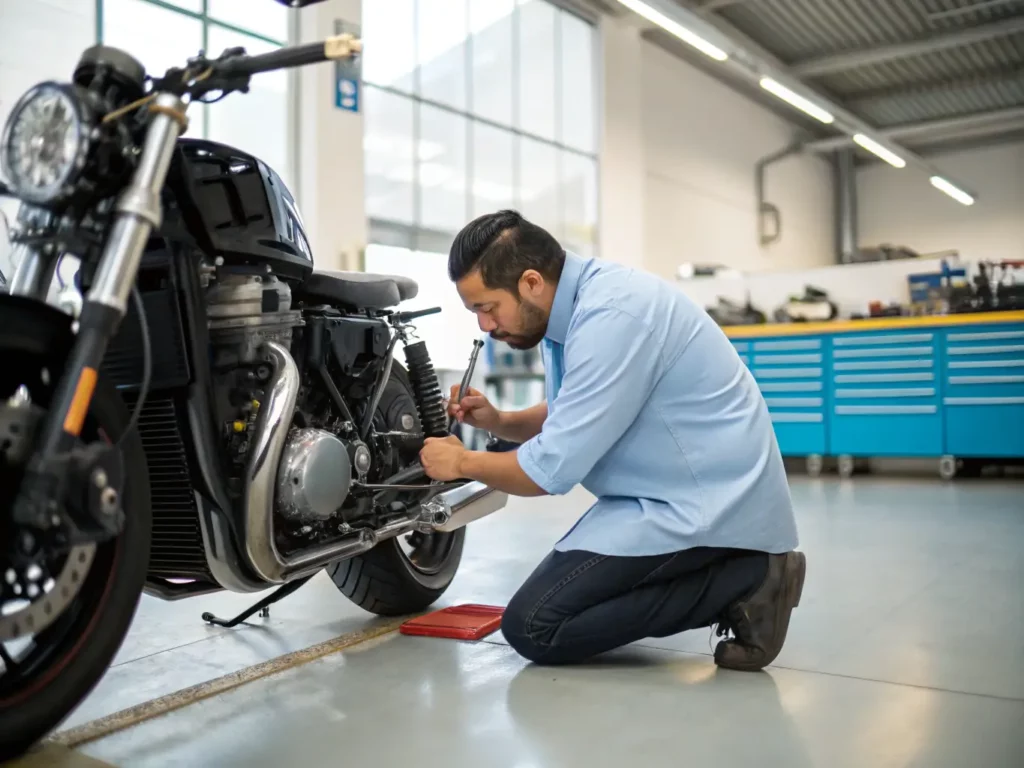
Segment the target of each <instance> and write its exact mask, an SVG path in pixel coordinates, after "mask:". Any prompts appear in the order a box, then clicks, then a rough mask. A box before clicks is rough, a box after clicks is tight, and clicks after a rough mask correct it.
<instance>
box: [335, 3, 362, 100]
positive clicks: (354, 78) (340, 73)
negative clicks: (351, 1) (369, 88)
mask: <svg viewBox="0 0 1024 768" xmlns="http://www.w3.org/2000/svg"><path fill="white" fill-rule="evenodd" d="M334 34H336V35H344V34H350V35H354V36H355V37H359V36H360V27H359V25H358V24H353V23H352V22H349V21H341V20H340V19H338V20H336V21H335V22H334ZM362 77H363V61H362V56H358V57H356V58H355V59H345V60H341V61H336V62H334V106H335V107H337V108H338V109H344V110H347V111H348V112H358V111H359V91H360V90H361V87H360V83H361V81H362Z"/></svg>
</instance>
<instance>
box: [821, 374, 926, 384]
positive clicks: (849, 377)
mask: <svg viewBox="0 0 1024 768" xmlns="http://www.w3.org/2000/svg"><path fill="white" fill-rule="evenodd" d="M934 378H935V374H933V373H845V374H840V375H838V376H836V377H835V379H834V380H835V383H836V384H875V383H879V384H880V383H884V382H893V381H932V380H933V379H934Z"/></svg>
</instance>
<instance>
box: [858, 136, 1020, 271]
mask: <svg viewBox="0 0 1024 768" xmlns="http://www.w3.org/2000/svg"><path fill="white" fill-rule="evenodd" d="M933 161H934V163H935V165H936V166H938V167H939V168H941V169H942V170H943V172H945V173H948V174H949V175H950V176H951V177H952V178H954V179H956V180H957V181H960V182H962V183H963V184H964V185H966V186H968V187H969V188H971V189H972V190H974V191H975V192H976V193H977V195H978V199H977V201H976V202H975V204H974V205H972V206H970V207H968V206H963V205H961V204H960V203H957V202H956V201H954V200H952V199H950V198H949V197H947V196H946V195H944V194H942V193H941V192H939V191H938V190H936V189H934V188H933V187H932V186H931V185H930V184H929V183H928V179H927V177H925V176H924V175H923V174H922V173H921V172H920V171H917V170H912V169H909V168H908V169H904V170H896V169H893V168H890V167H889V166H886V165H882V164H878V165H874V166H871V167H868V168H865V169H863V170H861V171H860V172H859V173H858V175H857V193H858V201H857V204H858V212H859V216H858V219H859V226H860V244H861V245H862V246H870V245H881V244H885V243H888V244H892V245H905V246H908V247H910V248H913V249H914V250H916V251H918V252H919V253H932V252H935V251H941V250H947V249H955V250H958V251H959V252H960V256H961V258H963V259H966V260H970V261H974V260H978V259H1024V143H1019V144H1008V145H1002V146H995V147H988V148H984V149H975V150H971V151H966V152H958V153H955V154H947V155H941V156H937V157H935V158H934V159H933Z"/></svg>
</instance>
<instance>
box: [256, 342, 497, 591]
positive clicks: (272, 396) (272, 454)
mask: <svg viewBox="0 0 1024 768" xmlns="http://www.w3.org/2000/svg"><path fill="white" fill-rule="evenodd" d="M263 349H264V353H265V356H266V359H267V362H269V363H270V364H271V367H272V369H273V373H272V374H271V378H270V381H269V382H268V385H267V390H266V394H265V396H264V400H263V403H262V404H261V406H260V409H259V415H258V416H257V419H256V428H255V435H254V437H253V445H252V448H251V453H250V455H249V463H248V465H247V469H246V483H245V497H244V505H245V507H244V508H245V551H246V554H247V555H248V558H249V561H250V565H251V566H252V568H253V570H254V571H255V573H256V574H257V575H258V576H259V577H260V578H262V579H265V580H266V581H268V582H270V583H273V584H280V583H283V582H286V581H291V580H293V579H296V578H300V577H302V576H306V575H308V574H310V573H313V572H315V571H317V570H319V569H320V568H323V567H325V566H327V565H329V564H330V563H332V562H335V561H337V560H343V559H346V558H349V557H355V556H356V555H359V554H361V553H363V552H366V551H367V550H369V549H372V548H373V547H374V546H376V545H377V544H379V543H380V542H381V541H385V540H387V539H390V538H394V537H395V536H400V535H402V534H404V533H411V532H412V531H414V530H417V528H419V527H420V526H422V525H423V519H422V516H423V514H424V512H425V511H428V510H426V509H420V510H417V511H415V512H414V513H413V514H412V515H409V516H407V517H400V518H398V519H395V520H391V521H389V522H388V523H386V524H385V525H383V526H382V527H381V528H379V529H377V530H369V529H364V530H361V531H359V532H358V533H356V534H353V535H351V536H347V537H345V538H343V539H341V540H339V541H334V542H330V543H328V544H321V545H320V546H317V547H314V548H313V549H310V550H307V551H303V552H301V553H299V554H297V555H293V556H290V557H284V556H283V555H281V553H280V552H279V551H278V549H277V545H276V544H275V542H274V493H275V489H276V487H277V471H278V467H279V465H280V461H281V456H282V454H283V452H284V447H285V442H286V439H287V435H288V431H289V429H290V428H291V423H292V414H293V413H294V412H295V404H296V400H297V398H298V393H299V383H300V377H299V369H298V366H297V365H296V364H295V361H294V359H292V356H291V353H289V351H288V350H287V349H286V348H285V347H284V346H282V345H281V344H279V343H277V342H275V341H268V342H266V343H265V345H264V347H263ZM436 500H439V501H440V503H441V504H443V505H444V506H443V507H442V509H443V510H444V511H445V512H446V514H447V519H446V521H445V525H446V526H448V527H437V526H434V528H435V530H455V529H456V528H461V527H462V526H463V525H465V524H466V523H467V522H469V521H470V520H471V519H479V518H480V517H483V516H485V515H487V514H490V513H491V512H496V511H497V510H498V509H501V508H502V507H504V506H505V502H506V500H507V495H506V494H504V493H499V492H497V491H494V490H493V489H491V488H489V487H487V486H486V485H484V484H483V483H477V482H473V483H467V484H466V485H465V486H462V487H460V488H457V489H455V490H454V491H449V492H448V493H446V494H441V495H440V496H438V497H437V499H436ZM463 509H465V510H466V512H465V513H463V514H460V512H462V510H463Z"/></svg>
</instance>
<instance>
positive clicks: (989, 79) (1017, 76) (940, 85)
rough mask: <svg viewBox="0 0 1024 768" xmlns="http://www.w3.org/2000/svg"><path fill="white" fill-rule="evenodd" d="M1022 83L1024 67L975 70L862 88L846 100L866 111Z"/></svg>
mask: <svg viewBox="0 0 1024 768" xmlns="http://www.w3.org/2000/svg"><path fill="white" fill-rule="evenodd" d="M1022 86H1024V66H1016V67H1014V68H1013V69H999V70H990V71H987V72H986V71H981V72H973V73H971V74H970V75H968V76H966V77H958V78H945V79H941V80H938V79H937V80H930V81H928V82H919V83H916V84H913V83H909V84H905V85H901V86H898V87H896V88H879V89H875V90H870V91H860V92H859V93H851V94H848V95H847V96H846V97H845V101H846V103H847V104H848V105H849V106H850V107H852V108H853V109H856V110H865V109H871V108H873V107H878V106H879V105H885V104H886V103H892V102H896V103H897V104H898V103H900V102H902V101H904V100H906V99H908V98H915V97H917V98H921V97H925V98H928V97H934V96H941V95H943V94H956V93H964V92H969V91H970V92H972V91H975V90H976V89H978V88H979V87H981V88H985V89H992V90H994V89H998V88H1003V87H1009V88H1014V87H1016V88H1017V89H1019V88H1020V87H1022Z"/></svg>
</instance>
